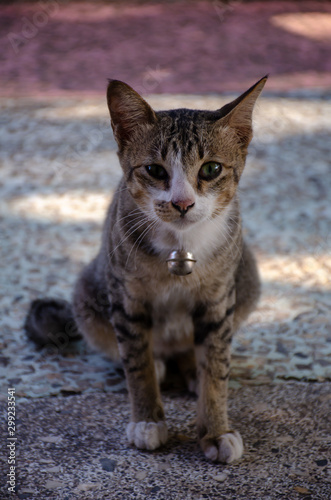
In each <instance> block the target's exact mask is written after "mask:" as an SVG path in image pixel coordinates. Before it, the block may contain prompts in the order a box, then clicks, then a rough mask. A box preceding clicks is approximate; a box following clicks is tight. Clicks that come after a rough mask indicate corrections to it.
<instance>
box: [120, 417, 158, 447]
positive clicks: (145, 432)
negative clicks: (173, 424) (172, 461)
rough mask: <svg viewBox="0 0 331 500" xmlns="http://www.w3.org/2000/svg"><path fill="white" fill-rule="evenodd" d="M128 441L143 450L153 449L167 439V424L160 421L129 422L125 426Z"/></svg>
mask: <svg viewBox="0 0 331 500" xmlns="http://www.w3.org/2000/svg"><path fill="white" fill-rule="evenodd" d="M126 435H127V437H128V440H129V443H130V444H134V445H135V446H136V447H137V448H141V449H143V450H155V449H156V448H159V447H160V446H161V445H162V444H165V443H166V442H167V439H168V428H167V424H166V423H165V422H163V421H161V422H157V423H155V422H137V423H136V422H130V423H129V424H128V426H127V428H126Z"/></svg>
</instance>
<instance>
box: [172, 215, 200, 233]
mask: <svg viewBox="0 0 331 500" xmlns="http://www.w3.org/2000/svg"><path fill="white" fill-rule="evenodd" d="M197 222H199V221H196V220H194V221H192V220H189V219H186V218H185V217H183V218H182V219H177V220H175V221H173V222H171V223H170V225H171V227H172V229H176V231H188V230H189V229H191V228H192V227H193V226H194V225H195V224H197Z"/></svg>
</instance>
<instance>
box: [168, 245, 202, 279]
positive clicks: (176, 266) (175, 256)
mask: <svg viewBox="0 0 331 500" xmlns="http://www.w3.org/2000/svg"><path fill="white" fill-rule="evenodd" d="M195 263H196V260H195V258H194V257H193V254H192V253H191V252H185V251H184V250H174V251H173V252H171V254H170V255H169V257H168V258H167V264H168V269H169V271H170V273H171V274H176V275H177V276H186V275H187V274H191V272H192V271H193V267H194V264H195Z"/></svg>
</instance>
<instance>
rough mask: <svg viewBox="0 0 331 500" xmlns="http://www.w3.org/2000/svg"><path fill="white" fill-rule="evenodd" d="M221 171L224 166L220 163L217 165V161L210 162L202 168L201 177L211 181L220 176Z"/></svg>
mask: <svg viewBox="0 0 331 500" xmlns="http://www.w3.org/2000/svg"><path fill="white" fill-rule="evenodd" d="M221 171H222V165H221V164H220V163H217V162H216V161H208V162H207V163H205V164H204V165H202V167H201V168H200V171H199V177H200V178H201V179H204V180H206V181H210V180H212V179H215V178H216V177H217V176H218V175H220V173H221Z"/></svg>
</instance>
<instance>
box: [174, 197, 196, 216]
mask: <svg viewBox="0 0 331 500" xmlns="http://www.w3.org/2000/svg"><path fill="white" fill-rule="evenodd" d="M171 203H172V206H173V207H174V208H175V209H176V210H178V212H180V215H181V216H182V217H183V216H184V215H185V214H186V212H188V210H189V209H190V208H192V207H194V201H193V200H176V201H172V202H171Z"/></svg>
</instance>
